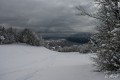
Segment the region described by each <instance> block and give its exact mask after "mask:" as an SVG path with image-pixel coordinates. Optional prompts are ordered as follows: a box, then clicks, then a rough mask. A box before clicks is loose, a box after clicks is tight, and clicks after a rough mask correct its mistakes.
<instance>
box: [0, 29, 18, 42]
mask: <svg viewBox="0 0 120 80" xmlns="http://www.w3.org/2000/svg"><path fill="white" fill-rule="evenodd" d="M16 36H17V35H16V30H15V29H13V28H8V29H5V28H4V27H0V43H1V44H10V43H15V42H16V41H17V38H16Z"/></svg>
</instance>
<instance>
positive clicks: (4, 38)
mask: <svg viewBox="0 0 120 80" xmlns="http://www.w3.org/2000/svg"><path fill="white" fill-rule="evenodd" d="M17 42H21V43H27V44H30V45H34V46H41V45H43V43H44V41H43V39H42V37H39V36H38V35H37V33H35V32H33V31H31V30H29V29H24V30H17V29H15V28H12V27H10V28H4V27H3V26H2V25H0V44H10V43H17Z"/></svg>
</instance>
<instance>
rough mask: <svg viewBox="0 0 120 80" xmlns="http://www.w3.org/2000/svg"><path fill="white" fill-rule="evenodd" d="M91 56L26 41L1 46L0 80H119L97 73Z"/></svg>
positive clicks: (118, 79)
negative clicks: (31, 44) (52, 48)
mask: <svg viewBox="0 0 120 80" xmlns="http://www.w3.org/2000/svg"><path fill="white" fill-rule="evenodd" d="M91 56H93V55H92V54H79V53H59V52H54V51H50V50H48V49H46V48H44V47H34V46H28V45H23V44H19V45H16V44H13V45H0V80H120V77H118V78H114V79H113V78H105V74H103V73H100V72H94V69H95V68H94V67H93V66H92V61H91V60H90V57H91Z"/></svg>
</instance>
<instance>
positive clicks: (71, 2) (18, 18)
mask: <svg viewBox="0 0 120 80" xmlns="http://www.w3.org/2000/svg"><path fill="white" fill-rule="evenodd" d="M90 2H92V0H0V24H8V25H13V26H21V27H28V28H32V29H35V30H39V31H56V32H57V31H93V27H94V24H93V21H94V19H92V18H89V17H82V16H76V15H75V14H76V13H77V10H76V9H75V6H77V5H79V4H81V5H82V6H84V7H85V8H86V9H87V10H90V8H91V4H90Z"/></svg>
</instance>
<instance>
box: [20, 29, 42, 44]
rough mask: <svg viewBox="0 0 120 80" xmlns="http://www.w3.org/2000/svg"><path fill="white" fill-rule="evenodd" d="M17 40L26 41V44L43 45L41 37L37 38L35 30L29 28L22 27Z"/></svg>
mask: <svg viewBox="0 0 120 80" xmlns="http://www.w3.org/2000/svg"><path fill="white" fill-rule="evenodd" d="M19 41H20V42H21V43H27V44H30V45H34V46H41V45H43V39H42V38H39V36H38V35H37V34H36V33H35V32H33V31H31V30H29V29H24V30H23V31H22V32H21V33H20V35H19Z"/></svg>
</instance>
